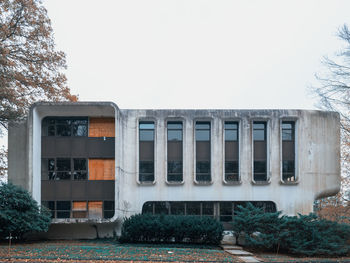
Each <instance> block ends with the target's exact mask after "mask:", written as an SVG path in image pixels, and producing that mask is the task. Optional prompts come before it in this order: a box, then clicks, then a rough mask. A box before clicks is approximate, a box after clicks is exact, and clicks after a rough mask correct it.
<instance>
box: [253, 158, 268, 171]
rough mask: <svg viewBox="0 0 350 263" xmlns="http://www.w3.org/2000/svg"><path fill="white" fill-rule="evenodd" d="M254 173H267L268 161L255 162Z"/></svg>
mask: <svg viewBox="0 0 350 263" xmlns="http://www.w3.org/2000/svg"><path fill="white" fill-rule="evenodd" d="M254 173H266V161H254Z"/></svg>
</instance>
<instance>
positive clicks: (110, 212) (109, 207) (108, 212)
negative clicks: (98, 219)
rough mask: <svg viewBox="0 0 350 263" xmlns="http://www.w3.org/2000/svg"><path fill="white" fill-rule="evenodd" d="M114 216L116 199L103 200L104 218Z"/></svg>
mask: <svg viewBox="0 0 350 263" xmlns="http://www.w3.org/2000/svg"><path fill="white" fill-rule="evenodd" d="M113 216H114V201H104V202H103V218H106V219H108V218H112V217H113Z"/></svg>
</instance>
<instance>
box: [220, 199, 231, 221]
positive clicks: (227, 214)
mask: <svg viewBox="0 0 350 263" xmlns="http://www.w3.org/2000/svg"><path fill="white" fill-rule="evenodd" d="M232 212H233V209H232V203H231V202H220V221H222V222H230V221H232Z"/></svg>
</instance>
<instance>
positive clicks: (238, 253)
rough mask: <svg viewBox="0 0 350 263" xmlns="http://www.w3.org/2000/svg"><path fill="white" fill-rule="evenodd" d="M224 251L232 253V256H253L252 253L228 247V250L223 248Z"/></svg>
mask: <svg viewBox="0 0 350 263" xmlns="http://www.w3.org/2000/svg"><path fill="white" fill-rule="evenodd" d="M225 252H227V253H230V254H231V255H234V256H253V254H252V253H250V252H248V251H244V250H241V249H228V250H225Z"/></svg>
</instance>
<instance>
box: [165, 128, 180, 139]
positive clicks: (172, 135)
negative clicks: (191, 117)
mask: <svg viewBox="0 0 350 263" xmlns="http://www.w3.org/2000/svg"><path fill="white" fill-rule="evenodd" d="M168 141H182V131H181V130H168Z"/></svg>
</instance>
